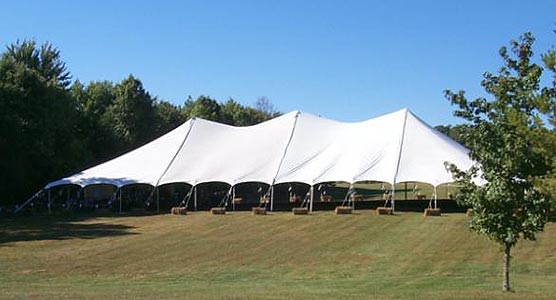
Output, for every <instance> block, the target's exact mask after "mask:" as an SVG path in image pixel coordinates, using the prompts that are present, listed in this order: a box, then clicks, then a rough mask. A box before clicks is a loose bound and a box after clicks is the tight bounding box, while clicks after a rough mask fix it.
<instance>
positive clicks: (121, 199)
mask: <svg viewBox="0 0 556 300" xmlns="http://www.w3.org/2000/svg"><path fill="white" fill-rule="evenodd" d="M122 189H123V186H122V187H120V195H119V196H120V214H122Z"/></svg>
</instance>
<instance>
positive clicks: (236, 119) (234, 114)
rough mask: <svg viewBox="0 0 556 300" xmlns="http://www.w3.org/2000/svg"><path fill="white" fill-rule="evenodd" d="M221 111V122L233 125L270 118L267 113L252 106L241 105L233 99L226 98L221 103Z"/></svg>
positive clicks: (246, 124) (253, 122)
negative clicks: (226, 99)
mask: <svg viewBox="0 0 556 300" xmlns="http://www.w3.org/2000/svg"><path fill="white" fill-rule="evenodd" d="M221 113H222V120H221V121H222V122H224V123H226V124H230V125H235V126H250V125H255V124H258V123H261V122H263V121H266V120H268V119H270V118H271V117H269V116H268V115H267V114H265V113H263V112H261V111H259V110H257V109H254V108H252V107H246V106H243V105H241V104H239V103H237V102H236V101H235V100H233V99H228V101H226V102H225V103H224V104H222V105H221Z"/></svg>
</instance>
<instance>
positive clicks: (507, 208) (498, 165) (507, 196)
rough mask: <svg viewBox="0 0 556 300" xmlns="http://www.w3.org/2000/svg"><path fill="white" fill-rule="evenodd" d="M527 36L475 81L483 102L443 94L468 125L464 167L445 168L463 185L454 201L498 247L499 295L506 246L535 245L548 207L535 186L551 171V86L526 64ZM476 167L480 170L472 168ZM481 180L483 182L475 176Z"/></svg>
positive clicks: (507, 284)
mask: <svg viewBox="0 0 556 300" xmlns="http://www.w3.org/2000/svg"><path fill="white" fill-rule="evenodd" d="M533 42H534V39H533V36H532V35H531V34H530V33H526V34H524V35H522V36H521V37H520V39H519V40H514V41H512V42H511V48H510V50H508V49H507V48H506V47H502V48H501V49H500V55H501V57H502V59H503V62H504V66H503V67H502V68H500V70H499V71H498V73H497V74H491V73H488V72H487V73H485V74H484V79H483V81H482V86H483V87H484V89H485V91H486V92H487V94H489V95H490V97H489V98H490V99H486V98H478V99H475V100H471V101H470V100H468V99H467V98H466V96H465V93H464V92H463V91H459V92H451V91H445V94H446V97H447V98H448V99H449V100H450V101H451V103H452V104H453V105H455V106H457V108H456V110H455V112H454V115H455V116H458V117H462V118H463V119H465V120H466V121H467V122H468V125H469V126H471V127H472V130H469V131H468V132H467V134H466V135H465V136H464V140H465V142H466V144H467V146H468V147H469V149H470V153H469V155H470V157H471V158H472V159H473V160H475V161H476V162H477V166H475V167H473V168H471V170H459V169H458V168H457V167H455V166H454V165H449V168H450V170H451V171H452V172H453V174H454V177H455V178H456V179H457V181H458V182H459V183H460V184H462V186H463V187H462V189H461V193H459V194H458V195H457V200H458V201H460V202H461V203H463V204H465V205H468V206H470V207H472V208H473V215H472V216H471V217H470V220H469V226H470V229H471V230H473V231H476V232H478V233H480V234H484V235H486V236H487V237H488V238H489V239H491V240H493V241H495V242H496V243H498V244H499V245H500V246H501V248H502V251H503V254H504V267H503V286H502V288H503V290H504V291H509V290H510V279H509V272H510V258H511V253H510V252H511V249H512V247H514V246H515V245H516V243H517V242H518V240H519V239H520V238H523V239H528V240H534V239H535V238H536V235H537V233H538V232H539V231H542V230H543V228H544V225H545V223H546V222H547V221H548V220H549V215H550V210H551V209H552V207H553V205H554V202H553V200H552V198H551V197H550V195H549V194H548V193H546V191H545V190H543V188H542V187H541V185H542V183H541V182H542V179H544V178H546V177H547V176H549V175H550V174H551V172H552V170H553V165H552V164H553V162H552V160H553V157H554V154H555V153H554V149H555V147H554V146H555V144H554V142H553V141H554V139H553V138H552V137H553V133H552V132H551V130H550V129H549V126H546V124H545V120H547V119H550V118H551V116H550V107H551V102H553V101H552V100H551V97H550V94H551V93H552V92H553V91H552V92H551V89H550V88H549V87H545V88H541V87H540V84H541V76H542V73H543V68H542V67H541V66H539V65H537V64H535V63H533V62H532V61H531V58H532V56H533V52H532V45H533ZM479 166H480V167H479ZM478 176H482V178H483V179H484V180H485V183H484V184H483V185H476V184H475V183H474V179H475V178H477V177H478Z"/></svg>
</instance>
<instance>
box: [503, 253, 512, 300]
mask: <svg viewBox="0 0 556 300" xmlns="http://www.w3.org/2000/svg"><path fill="white" fill-rule="evenodd" d="M510 250H511V246H510V245H504V282H503V283H502V290H503V291H504V292H509V291H510V258H511V256H510Z"/></svg>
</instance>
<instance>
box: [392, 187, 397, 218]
mask: <svg viewBox="0 0 556 300" xmlns="http://www.w3.org/2000/svg"><path fill="white" fill-rule="evenodd" d="M395 211H396V183H394V184H392V213H394V212H395Z"/></svg>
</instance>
